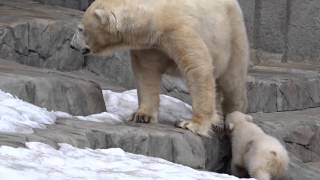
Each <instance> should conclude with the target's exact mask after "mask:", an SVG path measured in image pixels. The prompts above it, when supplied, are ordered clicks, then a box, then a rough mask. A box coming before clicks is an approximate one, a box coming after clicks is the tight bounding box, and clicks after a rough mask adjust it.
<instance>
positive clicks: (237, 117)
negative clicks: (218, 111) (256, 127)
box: [225, 111, 253, 132]
mask: <svg viewBox="0 0 320 180" xmlns="http://www.w3.org/2000/svg"><path fill="white" fill-rule="evenodd" d="M244 122H253V118H252V116H250V115H248V114H244V113H242V112H239V111H235V112H232V113H230V114H228V115H227V116H226V122H225V123H226V126H227V129H228V131H230V132H232V130H233V129H234V127H235V126H237V125H238V124H239V123H244Z"/></svg>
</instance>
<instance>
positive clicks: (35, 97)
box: [0, 59, 106, 115]
mask: <svg viewBox="0 0 320 180" xmlns="http://www.w3.org/2000/svg"><path fill="white" fill-rule="evenodd" d="M0 89H1V90H3V91H5V92H9V93H11V94H13V95H15V96H17V97H19V98H20V99H22V100H25V101H27V102H30V103H32V104H35V105H38V106H40V107H45V108H47V109H48V110H55V111H64V112H68V113H70V114H73V115H89V114H94V113H99V112H104V111H105V110H106V108H105V104H104V101H103V96H102V92H101V88H100V86H99V85H98V84H96V83H95V82H93V81H90V80H87V79H84V78H81V77H76V76H72V75H70V74H66V73H62V72H58V71H54V70H47V69H38V68H33V67H30V66H25V65H20V64H17V63H14V62H9V61H4V60H1V59H0Z"/></svg>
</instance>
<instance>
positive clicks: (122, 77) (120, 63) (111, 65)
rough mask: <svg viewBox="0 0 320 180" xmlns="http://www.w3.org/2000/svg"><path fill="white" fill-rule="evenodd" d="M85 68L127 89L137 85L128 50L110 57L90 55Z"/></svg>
mask: <svg viewBox="0 0 320 180" xmlns="http://www.w3.org/2000/svg"><path fill="white" fill-rule="evenodd" d="M85 68H86V69H87V70H89V71H91V72H93V73H95V74H99V75H100V76H103V77H107V78H108V79H110V80H111V81H112V82H114V83H117V84H118V85H120V86H122V87H125V88H127V89H133V88H134V87H135V82H134V76H133V73H132V68H131V63H130V54H129V52H128V51H124V52H117V53H114V54H113V55H112V56H110V57H95V56H88V57H87V58H86V60H85Z"/></svg>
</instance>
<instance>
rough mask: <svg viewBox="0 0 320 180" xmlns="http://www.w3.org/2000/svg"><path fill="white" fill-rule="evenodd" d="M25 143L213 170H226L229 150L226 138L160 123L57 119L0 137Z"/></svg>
mask: <svg viewBox="0 0 320 180" xmlns="http://www.w3.org/2000/svg"><path fill="white" fill-rule="evenodd" d="M25 141H39V142H43V143H47V144H50V145H52V146H53V147H57V143H61V142H63V143H68V144H71V145H73V146H77V147H81V148H85V147H90V148H94V149H96V148H112V147H120V148H122V149H123V150H125V151H127V152H131V153H136V154H143V155H148V156H154V157H161V158H163V159H166V160H169V161H172V162H175V163H178V164H183V165H187V166H190V167H193V168H198V169H208V170H213V171H223V170H224V169H225V168H226V165H227V163H228V159H229V150H230V149H229V148H230V147H229V144H228V141H227V139H226V138H225V137H218V136H213V138H212V139H209V138H200V137H199V136H196V135H194V134H192V133H191V132H189V131H186V130H182V129H177V128H174V127H172V126H167V125H160V124H156V125H145V124H135V123H134V124H131V123H129V124H123V125H108V124H104V123H97V122H88V121H79V120H73V119H60V120H58V121H57V122H56V124H55V125H50V126H48V128H47V129H34V133H33V134H30V135H10V134H0V145H2V144H5V145H12V146H15V147H17V146H23V142H25Z"/></svg>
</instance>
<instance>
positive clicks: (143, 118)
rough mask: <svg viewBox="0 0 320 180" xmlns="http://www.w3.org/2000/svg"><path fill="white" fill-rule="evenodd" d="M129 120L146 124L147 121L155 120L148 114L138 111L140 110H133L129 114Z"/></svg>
mask: <svg viewBox="0 0 320 180" xmlns="http://www.w3.org/2000/svg"><path fill="white" fill-rule="evenodd" d="M129 121H132V122H136V123H146V124H148V123H152V122H155V121H156V120H155V118H153V117H152V116H150V115H147V114H144V113H140V112H135V113H133V114H132V115H131V117H130V118H129Z"/></svg>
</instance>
